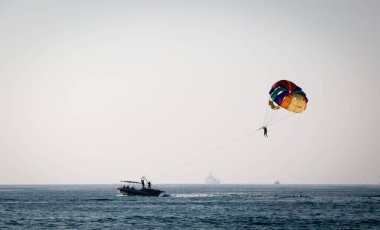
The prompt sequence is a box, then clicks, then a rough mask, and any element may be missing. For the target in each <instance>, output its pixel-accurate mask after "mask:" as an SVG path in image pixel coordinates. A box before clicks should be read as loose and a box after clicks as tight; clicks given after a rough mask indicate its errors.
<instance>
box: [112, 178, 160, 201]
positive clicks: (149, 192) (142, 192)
mask: <svg viewBox="0 0 380 230" xmlns="http://www.w3.org/2000/svg"><path fill="white" fill-rule="evenodd" d="M121 182H122V183H124V185H123V186H120V187H118V188H117V190H118V191H119V193H120V194H122V195H128V196H159V195H160V194H161V193H164V192H165V191H162V190H159V189H153V188H152V187H151V183H150V182H149V181H148V180H146V179H145V178H144V177H143V178H141V182H137V181H121ZM145 182H146V183H145ZM145 184H147V185H148V187H146V186H145Z"/></svg>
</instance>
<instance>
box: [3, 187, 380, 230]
mask: <svg viewBox="0 0 380 230" xmlns="http://www.w3.org/2000/svg"><path fill="white" fill-rule="evenodd" d="M116 188H117V185H23V186H21V185H13V186H11V185H1V186H0V229H48V228H51V229H380V186H376V185H373V186H370V185H368V186H349V185H345V186H344V185H339V186H332V185H326V186H322V185H158V188H159V189H162V190H165V191H166V193H167V194H170V197H140V196H121V195H118V194H117V191H116Z"/></svg>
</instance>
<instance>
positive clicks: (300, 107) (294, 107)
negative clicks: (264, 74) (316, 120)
mask: <svg viewBox="0 0 380 230" xmlns="http://www.w3.org/2000/svg"><path fill="white" fill-rule="evenodd" d="M269 95H270V98H269V106H270V107H271V109H273V110H277V109H280V107H281V108H284V109H286V110H288V111H289V112H293V113H302V112H303V111H305V109H306V107H307V102H308V99H307V97H306V94H305V93H304V92H303V91H302V89H301V88H300V87H298V86H297V85H296V84H294V83H293V82H291V81H287V80H281V81H278V82H276V83H274V85H273V86H272V88H271V90H270V91H269Z"/></svg>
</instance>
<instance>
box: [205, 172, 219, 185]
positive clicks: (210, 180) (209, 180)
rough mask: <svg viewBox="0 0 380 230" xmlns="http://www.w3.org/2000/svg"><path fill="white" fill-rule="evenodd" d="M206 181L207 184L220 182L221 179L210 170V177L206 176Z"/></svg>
mask: <svg viewBox="0 0 380 230" xmlns="http://www.w3.org/2000/svg"><path fill="white" fill-rule="evenodd" d="M205 183H206V184H220V180H219V179H218V178H216V177H214V175H212V173H211V172H210V173H209V174H208V177H206V179H205Z"/></svg>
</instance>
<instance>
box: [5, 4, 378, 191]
mask: <svg viewBox="0 0 380 230" xmlns="http://www.w3.org/2000/svg"><path fill="white" fill-rule="evenodd" d="M379 12H380V1H378V0H366V1H360V0H355V1H350V0H339V1H338V0H337V1H331V0H326V1H312V0H306V1H304V0H294V1H293V0H292V1H280V0H278V1H268V0H265V1H264V0H262V1H235V0H234V1H232V0H231V1H220V0H218V1H217V0H215V1H207V0H206V1H204V0H200V1H177V0H173V1H109V0H103V1H83V0H79V1H78V0H75V1H74V0H73V1H63V0H62V1H54V0H47V1H26V0H25V1H13V0H12V1H11V0H8V1H4V0H0V184H20V183H26V184H34V183H118V181H119V180H121V179H131V180H136V179H139V178H140V177H141V176H143V175H146V176H147V177H148V178H151V179H154V178H156V177H158V176H160V175H162V174H164V173H165V172H167V171H168V170H171V169H173V168H176V167H178V166H180V165H182V164H184V163H186V162H188V161H191V160H193V159H196V158H198V157H199V156H202V155H203V154H205V153H207V152H208V151H210V150H213V149H214V148H215V147H218V146H221V145H223V144H225V143H228V142H230V141H231V140H234V139H236V138H238V137H240V136H242V135H244V134H245V133H247V132H250V131H252V130H254V129H257V128H259V127H260V126H261V125H262V124H263V119H264V116H265V113H266V111H267V101H268V97H269V95H268V91H269V89H270V87H271V86H272V84H273V83H274V82H276V81H277V80H280V79H288V80H291V81H293V82H295V83H296V84H298V85H300V86H301V87H302V88H303V89H304V91H305V92H306V93H307V95H308V98H309V105H308V109H307V110H306V111H305V112H304V113H303V114H301V115H299V116H294V117H291V118H289V119H286V120H284V121H282V122H280V123H277V124H276V125H274V126H272V127H270V128H269V132H268V133H269V138H268V139H265V138H264V137H263V135H262V132H257V133H255V134H254V135H251V136H250V137H247V138H246V139H244V140H242V141H240V142H238V143H235V144H234V145H231V146H228V147H227V148H224V149H223V150H220V151H218V152H216V153H214V154H213V155H210V156H208V157H204V158H203V159H201V160H199V161H196V162H194V163H193V164H190V165H188V166H187V167H185V168H182V169H181V170H178V171H176V172H173V173H170V174H168V175H167V176H165V177H162V178H161V179H160V180H156V181H153V182H157V183H203V180H204V178H205V177H207V175H208V173H209V172H210V171H211V172H213V174H214V175H215V176H216V177H218V178H220V179H221V181H222V182H223V183H273V182H274V181H275V180H280V181H281V182H282V183H310V184H312V183H326V184H329V183H337V184H341V183H344V184H347V183H349V184H351V183H378V182H380V139H379V137H380V121H379V118H380V109H379V106H378V104H379V102H378V99H379V98H380V42H379V41H380V14H379Z"/></svg>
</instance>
